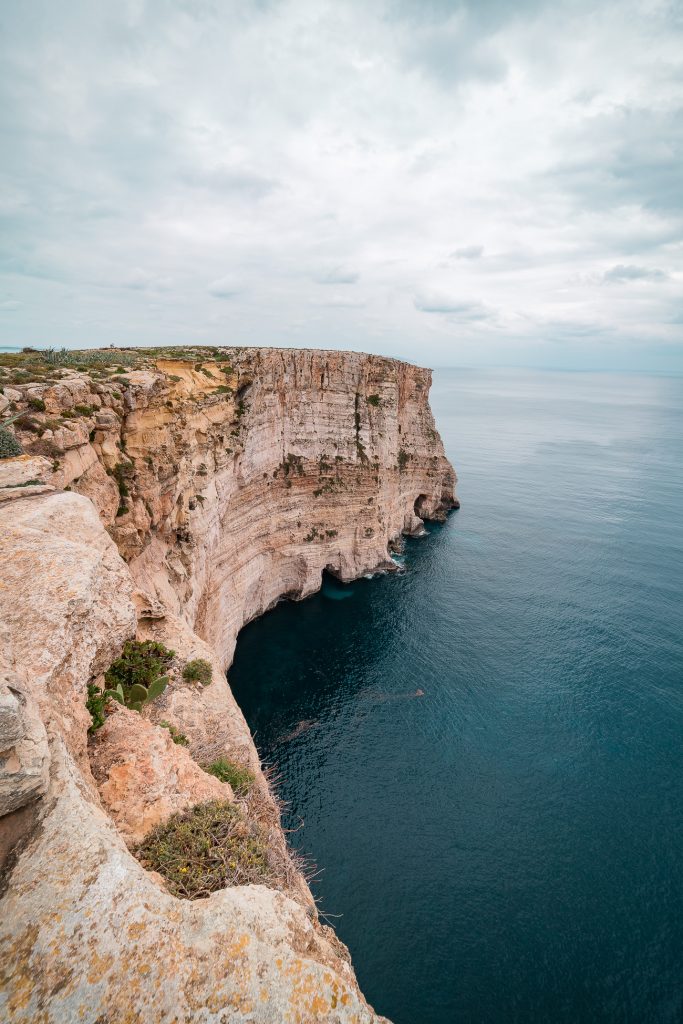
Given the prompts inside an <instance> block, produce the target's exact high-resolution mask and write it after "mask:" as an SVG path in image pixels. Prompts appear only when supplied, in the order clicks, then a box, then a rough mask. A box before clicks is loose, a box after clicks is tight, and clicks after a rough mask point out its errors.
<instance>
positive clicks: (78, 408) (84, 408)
mask: <svg viewBox="0 0 683 1024" xmlns="http://www.w3.org/2000/svg"><path fill="white" fill-rule="evenodd" d="M74 412H77V413H78V415H79V416H92V414H93V407H92V405H74Z"/></svg>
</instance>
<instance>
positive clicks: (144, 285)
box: [122, 267, 171, 292]
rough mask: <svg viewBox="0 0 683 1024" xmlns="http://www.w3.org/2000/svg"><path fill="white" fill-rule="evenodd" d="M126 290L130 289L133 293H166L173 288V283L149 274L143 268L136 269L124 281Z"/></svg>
mask: <svg viewBox="0 0 683 1024" xmlns="http://www.w3.org/2000/svg"><path fill="white" fill-rule="evenodd" d="M122 285H123V287H124V288H129V289H130V290H131V291H140V292H144V291H152V292H166V291H169V290H170V288H171V282H170V281H169V280H168V279H167V278H159V277H155V275H154V274H150V273H148V271H146V270H143V269H142V268H141V267H136V268H135V270H132V271H131V273H130V274H129V275H128V276H127V277H125V278H124V279H123V281H122Z"/></svg>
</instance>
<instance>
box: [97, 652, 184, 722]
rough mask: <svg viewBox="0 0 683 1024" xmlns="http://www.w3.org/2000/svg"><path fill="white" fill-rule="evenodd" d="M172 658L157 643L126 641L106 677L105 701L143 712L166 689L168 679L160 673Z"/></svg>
mask: <svg viewBox="0 0 683 1024" xmlns="http://www.w3.org/2000/svg"><path fill="white" fill-rule="evenodd" d="M174 657H175V651H169V649H168V648H167V647H164V645H163V644H160V643H157V641H156V640H142V641H140V640H127V641H126V643H125V645H124V648H123V653H122V655H121V657H120V658H117V659H116V661H113V662H112V663H111V665H110V666H109V668H108V669H107V671H106V673H105V676H104V681H105V684H106V687H107V688H106V689H105V691H104V695H105V697H107V698H108V699H109V698H110V699H111V700H117V701H118V702H119V704H125V706H126V707H127V708H130V709H131V710H132V711H142V709H143V707H145V705H146V704H149V703H150V701H153V700H154V699H155V698H156V697H159V696H160V695H161V694H162V693H163V692H164V690H165V689H166V684H167V683H168V676H166V675H163V674H162V673H163V672H164V670H165V669H166V668H167V667H168V665H170V663H171V662H172V661H173V659H174Z"/></svg>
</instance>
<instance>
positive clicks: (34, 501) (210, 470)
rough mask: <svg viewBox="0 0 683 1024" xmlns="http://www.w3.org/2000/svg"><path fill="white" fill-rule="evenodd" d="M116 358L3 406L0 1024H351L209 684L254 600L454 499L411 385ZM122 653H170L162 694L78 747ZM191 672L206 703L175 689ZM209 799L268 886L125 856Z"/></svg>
mask: <svg viewBox="0 0 683 1024" xmlns="http://www.w3.org/2000/svg"><path fill="white" fill-rule="evenodd" d="M134 362H135V364H136V365H134V366H133V367H132V368H131V369H127V370H126V372H125V374H123V373H116V374H111V373H109V372H104V371H102V370H99V369H95V370H92V369H91V370H90V371H87V372H86V371H85V370H65V371H62V372H61V373H54V374H52V376H51V379H46V380H42V381H31V380H29V381H27V382H26V383H23V382H21V383H14V384H13V385H12V387H5V388H4V395H3V401H4V403H7V402H9V403H10V411H13V412H15V414H16V411H18V412H19V413H24V415H22V416H20V418H19V420H17V421H16V423H15V426H14V429H15V432H16V433H17V436H18V438H19V439H20V440H21V442H22V443H23V445H24V448H25V451H26V454H25V455H23V456H19V457H16V458H10V459H2V460H0V564H1V565H2V573H1V574H0V622H1V623H2V631H3V643H2V651H1V652H0V657H2V663H1V664H0V669H1V670H2V673H1V675H0V858H2V859H3V860H4V867H3V875H2V890H1V891H2V901H1V903H0V979H2V980H1V983H0V1018H2V1019H8V1020H12V1021H17V1022H29V1021H31V1022H33V1021H45V1022H50V1024H52V1022H54V1024H57V1022H59V1024H64V1022H70V1021H88V1022H95V1021H101V1022H104V1021H111V1022H114V1021H116V1022H118V1021H131V1022H139V1024H143V1022H144V1024H147V1022H152V1021H154V1022H157V1021H159V1022H171V1021H180V1020H183V1021H203V1022H204V1021H205V1022H219V1021H235V1022H239V1021H244V1022H247V1021H249V1022H264V1024H265V1022H276V1021H277V1022H281V1021H282V1022H285V1021H291V1022H309V1021H318V1020H325V1021H329V1022H351V1021H356V1022H368V1024H370V1022H376V1021H378V1020H380V1018H378V1017H377V1016H376V1015H375V1014H374V1012H373V1011H372V1009H371V1008H370V1007H369V1006H368V1005H367V1003H366V1002H365V1000H364V999H363V996H362V994H361V993H360V991H359V989H358V985H357V983H356V980H355V976H354V974H353V970H352V967H351V965H350V963H349V959H348V954H347V952H346V950H345V949H344V947H343V946H342V944H341V943H340V942H339V941H338V940H337V939H336V937H335V936H334V933H333V932H331V930H330V929H329V928H327V927H326V926H324V925H322V924H321V923H320V922H319V920H318V917H317V914H316V911H315V905H314V902H313V900H312V897H311V895H310V892H309V890H308V887H307V885H306V883H305V881H304V879H303V877H302V876H301V874H300V873H299V872H298V871H297V868H296V865H295V864H294V863H293V862H292V861H291V859H290V857H289V855H288V853H287V849H286V844H285V840H284V836H283V833H282V830H281V828H280V825H279V814H278V808H277V803H276V800H275V799H274V797H273V795H272V793H271V791H270V788H269V785H268V782H267V780H266V779H265V777H264V775H263V773H262V772H261V768H260V764H259V760H258V755H257V752H256V749H255V747H254V744H253V742H252V739H251V736H250V734H249V730H248V728H247V725H246V723H245V721H244V718H243V716H242V714H241V712H240V710H239V708H238V707H237V705H236V703H235V701H234V698H233V697H232V693H231V691H230V688H229V686H228V683H227V680H226V678H225V669H226V668H227V667H228V665H229V664H230V661H231V658H232V653H233V650H234V644H235V639H236V636H237V633H238V631H239V630H240V628H241V627H242V626H243V625H244V624H245V623H246V622H248V621H249V620H250V619H252V618H254V617H255V616H257V615H259V614H261V613H262V612H263V611H264V610H265V609H267V608H268V607H270V606H271V605H272V604H273V603H274V602H275V601H277V600H278V599H280V598H282V597H289V598H303V597H305V596H306V595H308V594H311V593H312V592H314V591H315V590H316V589H317V588H318V587H319V586H320V584H321V579H322V574H323V572H324V571H325V570H327V571H329V572H332V573H334V574H336V575H338V576H339V577H341V578H342V579H351V578H353V577H355V576H358V575H359V574H361V573H364V572H367V571H369V570H373V569H375V568H377V567H378V566H391V564H392V563H391V562H390V560H389V555H390V552H391V550H392V547H393V546H395V545H396V544H397V543H400V537H401V535H402V534H408V533H418V532H419V531H420V529H421V527H422V522H423V520H424V519H427V518H444V517H445V515H446V512H447V511H448V509H449V508H452V507H455V506H456V505H457V502H456V499H455V498H454V493H453V487H454V483H455V475H454V473H453V470H452V468H451V467H450V465H449V463H448V461H447V460H446V458H445V456H444V452H443V448H442V445H441V441H440V438H439V436H438V434H437V433H436V430H435V426H434V422H433V419H432V415H431V412H430V410H429V405H428V391H429V386H430V374H429V371H427V370H423V369H419V368H417V367H414V366H410V365H407V364H405V363H401V362H398V361H395V360H389V359H382V358H379V357H373V356H365V355H360V354H356V353H337V352H321V351H307V350H306V351H299V350H276V349H224V350H212V352H211V353H210V354H209V355H208V357H206V354H205V353H197V352H196V351H195V352H193V353H191V355H190V357H189V358H180V357H177V358H170V357H169V354H168V353H165V354H164V357H163V358H154V357H153V356H152V355H151V354H146V353H145V352H144V351H141V352H140V353H138V357H137V358H136V359H135V360H134ZM133 637H137V638H138V639H147V638H150V639H155V640H159V641H161V642H163V643H165V644H167V645H168V646H169V647H172V648H173V650H174V651H175V661H174V663H173V665H172V666H171V670H170V682H169V685H168V687H167V689H166V691H165V692H164V694H163V695H162V696H161V697H160V698H158V699H157V700H156V701H154V702H153V703H152V704H151V705H149V707H148V708H146V709H145V710H144V712H143V713H142V714H138V713H136V712H130V711H127V710H125V709H119V710H113V709H112V710H111V713H110V715H109V716H108V718H107V721H106V724H105V726H104V727H103V728H102V729H101V730H100V731H99V733H98V734H97V735H96V736H95V737H94V738H93V737H91V738H90V739H89V738H88V728H89V726H90V724H91V719H90V714H89V712H88V710H87V709H86V705H85V698H86V693H87V687H88V684H89V683H92V682H97V683H101V682H102V679H103V673H104V672H105V670H106V669H107V667H108V666H109V665H110V664H111V662H112V661H113V660H114V659H115V658H116V657H117V656H118V655H119V654H120V652H121V649H122V647H123V644H124V642H125V641H126V640H127V639H130V638H133ZM194 658H203V659H205V660H206V661H208V662H209V664H210V665H211V666H212V670H213V682H212V683H211V684H210V685H208V686H203V687H202V686H200V685H198V684H197V685H195V684H191V683H188V682H186V681H185V680H184V679H183V678H182V673H181V666H182V665H183V664H184V663H186V662H187V661H189V660H191V659H194ZM162 720H163V721H164V722H166V723H167V724H169V725H172V726H173V727H175V728H176V729H178V730H180V731H182V733H183V734H184V735H185V736H186V737H187V742H188V744H189V745H188V747H187V749H185V748H184V747H181V746H178V745H175V744H174V743H173V741H172V739H171V735H170V732H169V730H168V729H167V728H160V727H159V723H160V722H161V721H162ZM221 756H226V757H229V758H231V759H232V760H233V761H236V762H237V763H239V764H241V765H244V766H245V767H246V768H248V769H249V771H250V772H251V774H252V776H253V778H254V780H255V782H254V787H253V791H252V793H251V795H250V797H249V798H248V799H246V798H244V797H240V795H239V794H236V793H233V790H232V789H231V787H230V786H229V785H227V784H226V783H222V782H219V781H218V780H217V779H215V778H213V777H212V776H210V775H207V773H206V772H205V771H203V770H202V767H201V765H204V766H205V765H207V764H208V763H209V762H210V761H211V760H214V759H215V758H217V757H221ZM209 799H221V800H227V801H236V802H237V804H238V805H239V807H240V813H241V814H244V815H245V816H246V818H247V819H253V820H255V821H257V822H258V826H259V828H260V829H261V832H262V834H263V835H265V836H266V837H267V844H268V850H269V857H270V858H271V863H272V864H275V865H276V866H277V867H276V870H274V872H273V879H274V881H273V882H272V884H270V885H247V886H235V887H232V888H228V889H223V890H221V891H219V892H215V893H213V894H212V895H211V896H210V897H209V898H208V899H201V900H197V901H194V902H192V901H188V900H181V899H177V898H176V897H175V896H173V895H171V893H170V892H169V891H167V889H166V887H165V886H164V883H163V879H161V878H160V876H158V875H156V874H155V873H153V872H150V871H146V870H145V869H144V867H143V866H142V865H141V864H140V863H139V861H138V860H137V859H136V858H135V856H134V854H133V851H134V848H135V844H136V843H137V842H138V841H139V840H140V839H142V838H143V837H144V836H145V835H146V834H147V833H148V832H149V830H150V829H151V828H153V827H154V826H155V825H157V824H158V823H160V822H163V821H164V820H166V819H167V818H168V816H169V815H170V814H172V813H174V812H175V811H178V810H182V809H184V808H187V807H191V806H193V805H194V804H196V803H199V802H201V801H204V800H209Z"/></svg>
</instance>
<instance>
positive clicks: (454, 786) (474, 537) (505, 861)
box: [229, 370, 683, 1024]
mask: <svg viewBox="0 0 683 1024" xmlns="http://www.w3.org/2000/svg"><path fill="white" fill-rule="evenodd" d="M432 407H433V409H434V413H435V416H436V420H437V425H438V427H439V429H440V431H441V434H442V437H443V439H444V443H445V446H446V450H447V452H448V455H449V456H450V458H451V459H452V461H453V463H454V465H455V466H456V469H457V472H458V475H459V477H460V483H459V486H458V490H459V494H460V497H461V500H462V508H461V510H460V511H459V512H456V513H454V514H453V515H452V516H451V517H450V518H449V520H448V522H447V523H446V525H444V526H432V527H430V529H429V536H428V537H426V538H424V539H422V540H419V541H410V542H409V543H408V544H407V547H406V552H405V562H404V569H405V571H404V572H403V573H402V574H401V575H397V576H384V577H379V578H374V579H371V580H368V579H362V580H359V581H358V582H355V583H353V584H350V585H348V586H343V585H341V584H339V583H337V582H335V581H333V580H328V581H326V583H325V586H324V588H323V590H322V592H321V593H320V594H318V595H316V596H314V597H313V598H310V599H309V600H307V601H304V602H300V603H282V604H280V605H278V606H277V607H276V608H275V609H274V610H273V611H272V612H270V613H268V614H267V615H265V616H264V617H263V618H262V619H260V620H258V621H256V622H254V623H252V624H250V625H249V626H247V627H246V628H245V629H244V630H243V632H242V634H241V635H240V638H239V641H238V645H237V651H236V656H235V661H234V665H233V667H232V669H231V670H230V673H229V675H230V681H231V683H232V686H233V688H234V691H235V693H236V696H237V699H238V701H239V702H240V704H241V706H242V708H243V710H244V712H245V714H246V717H247V720H248V722H249V724H250V726H251V728H252V730H253V731H254V732H255V734H256V742H257V745H258V746H259V749H260V751H261V753H262V755H263V757H264V759H265V760H266V761H267V762H269V763H273V764H275V765H277V766H278V769H279V771H280V772H281V775H282V781H281V793H282V796H283V797H284V799H285V800H287V801H288V802H289V812H288V815H287V825H288V826H289V827H290V828H292V829H294V830H295V831H293V832H292V834H291V841H292V843H293V844H294V845H295V846H296V847H297V848H299V849H301V850H302V851H304V852H305V853H306V854H307V855H309V857H311V858H312V859H313V860H314V861H315V863H316V865H317V867H318V869H319V875H318V878H317V880H316V881H315V882H314V892H315V893H316V895H317V897H318V898H319V901H320V907H321V911H322V912H324V913H325V914H327V915H329V917H328V919H329V921H330V923H332V924H334V926H335V928H336V929H337V931H338V934H339V935H340V937H341V938H342V939H343V940H344V942H346V943H347V944H348V946H349V948H350V950H351V953H352V956H353V960H354V964H355V968H356V972H357V975H358V978H359V981H360V984H361V986H362V988H363V991H364V992H365V994H366V996H367V998H368V999H369V1001H370V1002H371V1003H372V1004H373V1005H374V1007H375V1008H376V1010H377V1011H378V1012H380V1013H383V1014H385V1015H386V1016H388V1017H390V1018H391V1019H392V1020H393V1021H394V1022H395V1024H454V1022H463V1024H464V1022H467V1024H475V1022H476V1024H506V1022H520V1024H522V1022H523V1024H539V1022H541V1024H546V1022H547V1024H564V1022H567V1024H584V1022H585V1024H589V1022H590V1024H630V1022H634V1024H665V1022H666V1024H668V1022H671V1024H674V1022H680V1021H681V1020H683V971H682V959H683V958H682V954H683V871H682V867H681V855H682V850H683V842H682V841H683V808H682V800H681V795H682V788H681V787H682V781H681V780H682V778H683V773H682V769H683V692H682V689H683V379H681V378H666V377H635V376H610V375H607V374H573V373H527V372H523V371H497V372H489V371H487V372H482V371H473V370H460V371H441V372H437V373H435V375H434V386H433V389H432ZM418 689H419V690H423V691H424V695H423V696H415V694H416V691H417V690H418Z"/></svg>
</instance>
